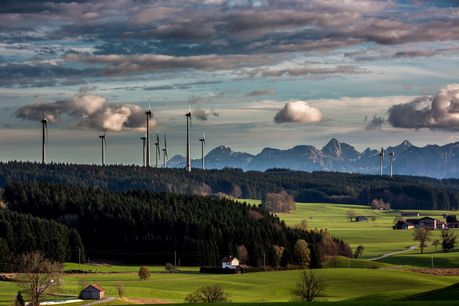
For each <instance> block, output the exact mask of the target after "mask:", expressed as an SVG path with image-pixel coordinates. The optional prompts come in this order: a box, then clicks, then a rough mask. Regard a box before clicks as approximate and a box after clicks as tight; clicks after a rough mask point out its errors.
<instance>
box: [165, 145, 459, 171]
mask: <svg viewBox="0 0 459 306" xmlns="http://www.w3.org/2000/svg"><path fill="white" fill-rule="evenodd" d="M385 150H386V153H389V152H394V153H395V156H394V174H400V175H415V176H428V177H434V178H459V142H456V143H451V144H447V145H444V146H438V145H427V146H425V147H417V146H414V145H413V144H411V143H410V142H409V141H408V140H405V141H403V142H402V143H401V144H399V145H397V146H394V147H387V148H385ZM205 161H206V168H208V169H222V168H240V169H243V170H258V171H264V170H267V169H272V168H285V169H291V170H300V171H335V172H349V173H363V174H378V173H379V155H378V150H375V149H370V148H367V149H366V150H364V151H363V152H359V151H357V150H356V149H355V148H354V147H353V146H351V145H349V144H347V143H344V142H339V141H338V140H336V139H332V140H330V141H329V142H328V143H327V144H326V145H325V146H324V147H323V148H322V149H317V148H315V147H314V146H310V145H298V146H295V147H293V148H291V149H286V150H281V149H274V148H264V149H263V150H262V151H261V152H260V153H258V154H256V155H252V154H249V153H244V152H234V151H232V150H231V148H229V147H225V146H219V147H216V148H214V149H213V150H211V151H210V152H209V153H208V154H207V155H206V157H205ZM168 166H169V167H171V168H184V167H185V158H184V157H183V156H181V155H175V156H174V157H172V158H171V159H170V160H169V162H168ZM192 166H193V167H200V166H201V160H198V159H197V160H192ZM389 171H390V170H389V156H388V155H387V154H386V156H385V165H384V172H385V173H386V174H388V173H389Z"/></svg>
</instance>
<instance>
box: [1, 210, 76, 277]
mask: <svg viewBox="0 0 459 306" xmlns="http://www.w3.org/2000/svg"><path fill="white" fill-rule="evenodd" d="M32 251H39V252H40V253H42V254H44V255H45V256H46V257H47V258H49V259H51V260H54V261H58V262H64V261H78V260H79V259H80V260H84V259H85V249H84V246H83V243H82V240H81V237H80V235H79V234H78V232H77V231H76V230H75V229H70V228H68V227H67V226H65V225H63V224H61V223H58V222H56V221H52V220H45V219H43V218H37V217H33V216H32V215H30V214H22V213H18V212H14V211H11V210H9V209H0V272H9V271H11V270H14V269H15V268H14V267H15V266H17V264H20V263H19V262H17V261H18V260H19V258H20V255H21V254H24V253H27V252H32Z"/></svg>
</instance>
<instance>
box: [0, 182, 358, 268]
mask: <svg viewBox="0 0 459 306" xmlns="http://www.w3.org/2000/svg"><path fill="white" fill-rule="evenodd" d="M3 198H4V201H5V203H6V204H7V208H8V209H9V210H13V211H16V212H18V213H21V214H32V215H35V216H39V217H41V218H46V219H50V220H54V221H57V222H59V223H62V224H63V225H65V226H67V227H69V228H72V229H75V230H76V231H77V232H78V233H79V234H80V236H81V239H82V241H83V244H84V246H85V249H86V254H87V256H88V257H90V258H103V259H117V260H122V261H124V262H131V263H134V262H137V263H158V264H164V263H166V262H174V261H173V258H174V255H176V257H177V259H178V261H180V263H181V264H182V265H209V266H212V265H218V264H219V263H220V260H221V259H222V258H223V257H224V256H227V255H236V254H237V250H238V247H240V246H244V248H245V249H246V250H247V253H248V263H249V264H250V265H254V266H256V265H262V264H267V265H274V264H275V263H276V262H277V260H278V259H277V257H276V254H275V249H274V246H282V247H283V248H284V251H283V254H282V258H281V259H280V262H281V265H289V264H297V263H298V259H297V256H296V255H295V249H294V248H295V243H296V242H297V241H298V240H304V241H305V242H306V243H307V245H308V247H309V253H310V261H309V266H310V267H313V268H317V267H320V265H321V259H322V258H323V257H324V256H327V255H345V253H348V252H349V250H350V248H349V246H347V244H345V243H344V242H343V241H341V240H339V239H336V238H333V237H331V236H330V235H329V234H328V233H326V232H316V231H310V232H307V231H304V230H300V229H294V228H289V227H287V226H286V224H285V223H284V222H283V221H281V220H280V219H279V218H278V217H277V216H274V215H272V214H270V213H269V212H268V211H267V210H265V209H263V208H262V207H256V206H251V205H248V204H241V203H236V202H234V201H232V200H228V199H219V198H213V197H204V196H199V195H191V196H189V195H184V194H171V193H156V192H151V191H147V190H131V191H125V192H107V191H104V190H101V189H100V188H88V187H84V186H62V185H54V184H45V183H13V184H9V185H7V186H6V187H5V190H4V195H3ZM17 226H19V225H17ZM331 252H333V253H338V254H331Z"/></svg>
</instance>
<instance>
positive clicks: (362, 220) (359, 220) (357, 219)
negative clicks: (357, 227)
mask: <svg viewBox="0 0 459 306" xmlns="http://www.w3.org/2000/svg"><path fill="white" fill-rule="evenodd" d="M355 222H368V218H367V217H365V216H357V217H355Z"/></svg>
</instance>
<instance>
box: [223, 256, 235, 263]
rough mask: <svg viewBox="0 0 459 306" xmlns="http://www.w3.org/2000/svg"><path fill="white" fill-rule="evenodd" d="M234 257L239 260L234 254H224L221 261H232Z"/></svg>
mask: <svg viewBox="0 0 459 306" xmlns="http://www.w3.org/2000/svg"><path fill="white" fill-rule="evenodd" d="M234 259H237V260H239V259H238V258H237V257H236V256H226V257H224V258H223V259H222V262H232V261H233V260H234Z"/></svg>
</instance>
